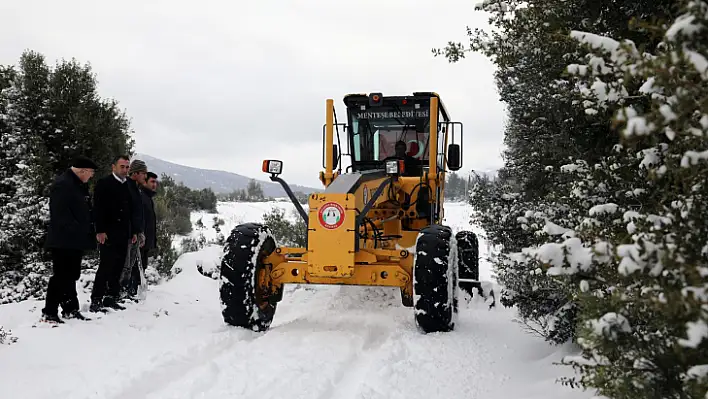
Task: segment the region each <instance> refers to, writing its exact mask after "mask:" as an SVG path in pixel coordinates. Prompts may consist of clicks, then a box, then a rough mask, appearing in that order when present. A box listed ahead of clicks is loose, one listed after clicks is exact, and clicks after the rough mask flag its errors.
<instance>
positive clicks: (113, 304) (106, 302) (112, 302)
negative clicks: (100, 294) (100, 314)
mask: <svg viewBox="0 0 708 399" xmlns="http://www.w3.org/2000/svg"><path fill="white" fill-rule="evenodd" d="M103 306H105V307H108V308H112V309H115V310H125V306H121V305H120V304H119V303H118V301H116V299H115V298H113V297H110V296H107V297H105V298H103Z"/></svg>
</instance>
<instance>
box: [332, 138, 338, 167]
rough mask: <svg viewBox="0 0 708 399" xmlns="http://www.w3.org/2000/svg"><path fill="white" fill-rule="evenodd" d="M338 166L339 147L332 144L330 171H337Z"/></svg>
mask: <svg viewBox="0 0 708 399" xmlns="http://www.w3.org/2000/svg"><path fill="white" fill-rule="evenodd" d="M337 165H339V147H338V146H337V145H336V144H334V145H333V146H332V169H337Z"/></svg>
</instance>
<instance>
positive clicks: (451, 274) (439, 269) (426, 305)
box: [413, 225, 458, 334]
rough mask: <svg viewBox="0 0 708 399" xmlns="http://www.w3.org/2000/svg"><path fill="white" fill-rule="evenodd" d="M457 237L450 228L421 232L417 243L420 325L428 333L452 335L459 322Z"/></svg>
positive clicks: (434, 227)
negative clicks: (456, 284) (448, 333)
mask: <svg viewBox="0 0 708 399" xmlns="http://www.w3.org/2000/svg"><path fill="white" fill-rule="evenodd" d="M453 240H454V237H453V236H452V230H451V229H450V228H449V227H447V226H440V225H432V226H428V227H426V228H424V229H422V230H421V234H420V235H419V237H418V240H417V242H416V259H415V265H414V270H413V277H414V282H413V293H414V295H413V297H414V302H415V303H414V310H415V321H416V325H417V326H418V328H419V329H420V330H422V331H423V332H424V333H426V334H427V333H432V332H448V331H452V330H454V328H455V321H456V319H457V306H456V305H457V292H458V291H457V288H456V286H455V283H456V280H457V267H456V263H457V262H456V261H455V260H456V259H452V262H450V260H451V257H450V255H453V257H456V256H457V254H456V250H455V243H454V241H453Z"/></svg>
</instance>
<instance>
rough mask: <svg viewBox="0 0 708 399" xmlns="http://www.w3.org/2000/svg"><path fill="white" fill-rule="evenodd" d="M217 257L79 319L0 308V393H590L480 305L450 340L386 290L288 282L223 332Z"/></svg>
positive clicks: (243, 214)
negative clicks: (257, 319)
mask: <svg viewBox="0 0 708 399" xmlns="http://www.w3.org/2000/svg"><path fill="white" fill-rule="evenodd" d="M271 205H272V204H220V205H219V209H218V210H219V213H220V217H222V218H223V219H224V220H225V222H226V225H225V226H223V227H224V231H228V230H229V229H230V228H231V227H232V226H233V225H234V224H236V223H240V222H242V221H246V220H256V221H257V220H260V216H261V215H262V214H263V213H264V212H267V211H268V210H269V208H270V206H271ZM278 206H282V207H284V208H285V209H286V210H289V209H292V205H290V204H288V203H279V204H278ZM447 209H448V211H447V212H448V213H447V218H448V223H449V224H450V225H452V226H453V227H454V228H455V229H459V228H467V226H468V218H467V216H466V214H467V212H468V210H467V209H466V207H465V206H464V205H462V204H449V205H448V208H447ZM197 218H198V217H197ZM206 230H209V228H207V229H206ZM204 234H205V235H206V234H207V232H206V231H205V232H204ZM480 249H481V252H482V255H483V256H484V253H485V252H486V251H485V250H486V246H485V245H482V246H481V248H480ZM220 255H221V249H220V248H219V247H216V246H209V247H206V248H205V249H203V250H201V251H199V252H194V253H188V254H184V255H183V256H182V257H181V258H180V259H179V260H178V262H177V264H176V265H175V266H176V268H179V269H182V271H181V273H179V274H178V275H177V276H176V277H174V278H173V279H172V280H170V281H168V282H166V283H163V284H161V285H158V286H154V287H151V290H150V291H149V292H148V297H147V299H146V301H145V302H143V303H141V304H131V305H128V309H127V310H125V311H122V312H112V313H109V314H107V315H104V316H103V317H102V318H101V319H94V320H92V321H90V322H79V321H74V320H70V321H68V322H67V323H66V324H64V325H61V326H60V327H57V328H50V327H48V326H47V325H41V324H40V325H38V326H37V327H33V325H34V324H36V321H37V320H38V318H39V311H40V309H41V307H42V305H43V303H42V302H36V301H25V302H22V303H18V304H10V305H4V306H0V325H1V326H4V328H5V329H6V330H7V329H11V330H12V335H13V336H15V337H17V339H18V340H17V342H16V343H14V344H12V345H0V398H13V399H14V398H18V399H19V398H22V399H31V398H72V399H74V398H76V399H79V398H116V399H117V398H126V399H128V398H219V399H221V398H239V399H241V398H243V399H247V398H260V399H267V398H278V399H281V398H323V399H330V398H332V399H334V398H382V399H383V398H405V399H412V398H425V399H431V398H445V399H453V398H464V399H474V398H484V399H497V398H498V399H507V398H508V399H511V398H543V399H547V398H589V397H591V396H592V395H591V394H590V393H584V392H581V391H573V390H570V389H569V388H565V387H563V386H561V385H559V384H557V383H556V382H555V380H556V378H558V377H559V376H560V375H570V373H572V371H571V370H569V369H565V368H561V366H555V365H553V363H554V362H557V361H559V360H560V359H561V357H562V356H563V355H565V354H568V353H569V350H570V349H569V348H568V347H561V348H557V347H551V346H548V345H547V344H545V343H544V342H543V341H542V340H540V339H539V338H537V337H535V336H532V335H529V334H527V333H526V332H524V331H523V329H522V328H521V327H520V326H519V325H518V324H517V323H515V322H514V321H513V319H514V311H513V310H511V309H504V308H503V307H498V308H496V309H493V310H488V309H487V305H486V304H484V303H482V302H481V301H474V300H473V301H471V302H470V303H469V304H467V305H466V306H463V308H462V309H461V313H460V317H459V323H458V327H457V329H456V330H455V331H454V332H451V333H445V334H430V335H422V334H420V333H419V332H418V331H417V330H416V328H415V325H414V322H413V312H412V310H411V309H409V308H404V307H402V306H401V305H400V298H399V296H398V293H397V292H396V291H395V290H388V289H378V288H362V287H342V286H331V287H290V288H289V289H288V290H287V291H286V293H285V297H284V299H283V302H281V303H280V304H279V305H278V310H277V312H276V316H275V320H274V323H273V325H272V329H271V330H270V331H268V332H266V333H265V334H258V333H253V332H249V331H245V330H241V329H236V328H231V327H228V326H226V325H224V323H223V322H222V319H221V315H220V313H219V312H220V307H219V303H218V288H217V287H218V286H217V282H216V281H215V280H211V279H209V278H206V277H204V276H202V275H201V274H199V273H198V272H197V270H196V265H197V264H198V263H201V264H203V266H204V267H209V266H214V267H215V266H216V265H217V264H218V262H219V257H220ZM482 265H483V266H482V268H483V270H482V271H481V274H482V278H483V279H489V278H490V276H491V273H490V271H489V267H488V265H487V264H486V262H483V263H482ZM80 300H81V301H82V303H83V304H84V306H85V305H86V304H87V302H86V301H87V300H88V298H87V297H86V295H85V294H80Z"/></svg>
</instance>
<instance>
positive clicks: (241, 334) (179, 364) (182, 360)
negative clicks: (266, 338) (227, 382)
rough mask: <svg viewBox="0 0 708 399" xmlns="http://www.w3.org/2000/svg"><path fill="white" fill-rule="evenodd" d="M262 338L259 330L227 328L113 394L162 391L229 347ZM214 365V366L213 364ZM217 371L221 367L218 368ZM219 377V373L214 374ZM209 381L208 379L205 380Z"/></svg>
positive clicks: (120, 398) (127, 396) (128, 398)
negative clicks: (256, 331) (258, 333)
mask: <svg viewBox="0 0 708 399" xmlns="http://www.w3.org/2000/svg"><path fill="white" fill-rule="evenodd" d="M260 337H262V336H261V335H257V334H256V333H253V332H250V331H246V330H242V329H238V330H227V331H226V332H224V333H221V334H219V335H216V336H213V337H211V342H207V343H206V344H203V345H195V346H192V347H190V348H189V349H187V351H186V352H185V353H181V354H178V355H176V356H175V357H174V358H171V359H169V360H167V361H163V362H161V363H158V364H156V365H155V366H154V367H153V368H152V369H151V370H150V371H149V372H147V373H144V374H142V375H141V376H140V377H138V378H137V379H135V380H133V381H129V382H128V386H127V387H126V388H125V389H123V390H122V391H121V392H119V393H118V394H117V395H115V396H113V398H114V399H132V398H136V397H147V396H148V395H149V394H151V393H154V392H156V391H160V390H161V389H163V388H164V387H166V386H168V385H169V384H170V383H172V382H174V381H176V380H179V379H181V378H182V377H184V376H186V375H187V374H188V373H189V372H190V371H192V370H194V369H196V368H198V367H203V366H204V365H205V364H206V363H209V362H211V361H213V360H214V359H216V358H218V357H219V356H221V355H223V354H225V353H227V352H228V349H230V348H231V347H234V346H236V345H239V344H240V343H243V342H251V341H254V340H256V339H258V338H260ZM211 366H212V367H214V366H215V365H214V364H213V363H211ZM216 371H217V372H218V368H216ZM213 378H216V375H213ZM205 383H208V381H205Z"/></svg>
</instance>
